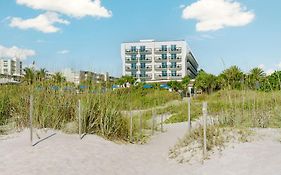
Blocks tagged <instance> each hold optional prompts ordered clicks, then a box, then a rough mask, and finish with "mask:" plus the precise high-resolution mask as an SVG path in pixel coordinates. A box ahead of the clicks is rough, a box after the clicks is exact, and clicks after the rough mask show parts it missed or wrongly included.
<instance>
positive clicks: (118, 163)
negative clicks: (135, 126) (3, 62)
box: [0, 123, 281, 175]
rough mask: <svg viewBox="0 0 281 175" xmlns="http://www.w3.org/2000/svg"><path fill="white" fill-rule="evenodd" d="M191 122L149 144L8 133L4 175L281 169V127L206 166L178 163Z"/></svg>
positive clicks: (1, 165)
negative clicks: (174, 154) (174, 152)
mask: <svg viewBox="0 0 281 175" xmlns="http://www.w3.org/2000/svg"><path fill="white" fill-rule="evenodd" d="M186 126H187V125H186V123H180V124H173V125H165V129H167V132H165V133H162V134H161V133H158V134H156V135H155V136H153V137H152V139H151V141H150V142H149V143H148V144H145V145H130V144H127V145H125V144H116V143H113V142H110V141H107V140H104V139H102V138H100V137H98V136H95V135H87V136H85V137H84V139H83V140H79V138H78V136H77V135H66V134H63V133H60V132H56V135H54V136H52V137H50V138H48V139H47V140H44V141H43V142H40V143H39V144H37V145H36V146H34V147H31V146H30V143H29V132H28V130H25V131H23V132H21V133H17V134H13V135H9V136H8V138H7V136H4V137H3V136H2V137H0V155H1V156H0V174H1V175H23V174H26V175H27V174H28V175H37V174H40V175H41V174H42V175H45V174H46V175H47V174H48V175H50V174H58V175H59V174H63V175H66V174H67V175H69V174H73V175H74V174H75V175H77V174H105V175H113V174H118V175H119V174H120V175H121V174H122V175H131V174H134V175H138V174H139V175H145V174H149V175H156V174H161V175H163V174H164V175H170V174H194V175H202V174H203V175H205V174H206V175H208V174H209V175H220V174H221V175H234V174H235V175H251V174H253V175H264V174H266V175H280V174H281V168H280V165H281V144H280V138H281V137H280V131H278V130H271V129H264V130H259V131H258V133H259V135H260V136H262V137H261V138H260V139H258V140H257V141H255V142H251V143H245V144H239V145H235V147H234V148H232V147H228V148H226V149H225V150H224V151H223V152H222V154H221V155H213V156H212V157H211V159H210V160H207V161H205V163H204V165H202V164H200V163H198V164H194V165H189V164H178V163H176V161H174V160H170V159H168V150H169V147H172V146H173V145H174V144H175V143H176V142H177V140H178V138H181V137H182V136H183V135H184V134H185V132H186V129H187V127H186ZM52 132H53V131H50V132H49V133H45V135H46V136H47V135H48V134H51V133H52ZM41 135H43V134H41Z"/></svg>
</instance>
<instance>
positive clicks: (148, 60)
mask: <svg viewBox="0 0 281 175" xmlns="http://www.w3.org/2000/svg"><path fill="white" fill-rule="evenodd" d="M151 61H152V58H151V57H146V58H140V62H142V63H147V62H151Z"/></svg>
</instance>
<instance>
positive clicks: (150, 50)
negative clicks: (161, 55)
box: [139, 49, 152, 54]
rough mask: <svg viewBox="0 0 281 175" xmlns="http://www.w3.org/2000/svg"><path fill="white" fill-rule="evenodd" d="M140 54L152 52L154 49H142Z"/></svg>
mask: <svg viewBox="0 0 281 175" xmlns="http://www.w3.org/2000/svg"><path fill="white" fill-rule="evenodd" d="M139 52H140V54H152V49H140V50H139Z"/></svg>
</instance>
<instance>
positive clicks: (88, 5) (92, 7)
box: [17, 0, 112, 18]
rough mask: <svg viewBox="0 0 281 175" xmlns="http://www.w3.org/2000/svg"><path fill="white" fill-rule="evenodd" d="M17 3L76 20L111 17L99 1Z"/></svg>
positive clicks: (22, 0)
mask: <svg viewBox="0 0 281 175" xmlns="http://www.w3.org/2000/svg"><path fill="white" fill-rule="evenodd" d="M17 3H18V4H20V5H25V6H27V7H30V8H32V9H36V10H46V11H53V12H58V13H61V14H65V15H68V16H73V17H76V18H81V17H85V16H92V17H111V16H112V12H111V11H110V10H107V9H106V8H105V7H103V6H102V5H101V1H100V0H17Z"/></svg>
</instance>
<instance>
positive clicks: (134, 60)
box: [125, 57, 138, 63]
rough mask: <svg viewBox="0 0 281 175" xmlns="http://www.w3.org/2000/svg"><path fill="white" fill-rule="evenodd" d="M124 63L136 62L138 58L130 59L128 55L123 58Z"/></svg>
mask: <svg viewBox="0 0 281 175" xmlns="http://www.w3.org/2000/svg"><path fill="white" fill-rule="evenodd" d="M125 60H126V63H136V62H137V61H138V60H137V59H132V58H130V57H127V58H125Z"/></svg>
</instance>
